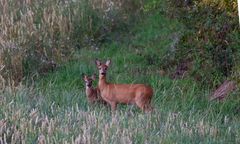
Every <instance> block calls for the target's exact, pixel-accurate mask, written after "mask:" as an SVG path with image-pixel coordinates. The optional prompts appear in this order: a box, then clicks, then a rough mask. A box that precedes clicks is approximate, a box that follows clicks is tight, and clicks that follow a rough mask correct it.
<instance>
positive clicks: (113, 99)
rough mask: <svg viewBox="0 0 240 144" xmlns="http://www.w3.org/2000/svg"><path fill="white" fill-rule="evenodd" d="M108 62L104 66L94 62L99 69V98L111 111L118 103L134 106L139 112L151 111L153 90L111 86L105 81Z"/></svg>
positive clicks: (129, 86)
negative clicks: (107, 104) (109, 106)
mask: <svg viewBox="0 0 240 144" xmlns="http://www.w3.org/2000/svg"><path fill="white" fill-rule="evenodd" d="M109 64H110V60H108V61H107V62H106V64H101V62H100V61H98V60H96V65H97V67H98V69H99V81H98V88H99V91H100V93H101V97H102V98H103V99H104V100H105V101H106V102H107V103H109V104H110V105H111V108H112V110H115V109H116V107H117V104H118V103H123V104H136V105H137V106H138V107H139V108H140V109H141V110H143V111H149V110H151V106H150V103H151V98H152V95H153V89H152V88H151V87H150V86H146V85H144V84H112V83H108V82H107V81H106V72H107V69H108V66H109Z"/></svg>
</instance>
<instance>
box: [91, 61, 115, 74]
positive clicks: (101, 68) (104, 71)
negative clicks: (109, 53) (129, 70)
mask: <svg viewBox="0 0 240 144" xmlns="http://www.w3.org/2000/svg"><path fill="white" fill-rule="evenodd" d="M95 63H96V65H97V68H98V72H99V75H100V76H106V74H107V70H108V67H109V65H110V63H111V61H110V60H107V61H106V63H105V64H104V63H101V62H100V61H99V60H96V61H95Z"/></svg>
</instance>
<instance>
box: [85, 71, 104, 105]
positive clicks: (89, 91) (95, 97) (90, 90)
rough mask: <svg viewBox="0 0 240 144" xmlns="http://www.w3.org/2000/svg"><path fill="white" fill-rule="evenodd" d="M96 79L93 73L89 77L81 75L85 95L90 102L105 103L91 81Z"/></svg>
mask: <svg viewBox="0 0 240 144" xmlns="http://www.w3.org/2000/svg"><path fill="white" fill-rule="evenodd" d="M95 79H96V76H95V75H92V76H91V77H89V76H86V75H83V80H84V81H85V87H86V95H87V99H88V102H89V103H90V104H95V103H102V104H106V102H105V101H103V99H102V98H101V97H100V92H99V89H98V88H94V87H93V81H94V80H95Z"/></svg>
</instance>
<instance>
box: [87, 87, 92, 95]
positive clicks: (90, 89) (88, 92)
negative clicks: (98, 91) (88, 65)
mask: <svg viewBox="0 0 240 144" xmlns="http://www.w3.org/2000/svg"><path fill="white" fill-rule="evenodd" d="M93 91H94V88H93V87H86V93H87V95H92V93H93Z"/></svg>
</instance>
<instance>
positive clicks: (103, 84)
mask: <svg viewBox="0 0 240 144" xmlns="http://www.w3.org/2000/svg"><path fill="white" fill-rule="evenodd" d="M107 84H108V83H107V81H106V76H103V75H100V76H99V81H98V87H99V89H100V90H102V89H104V87H106V86H107Z"/></svg>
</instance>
